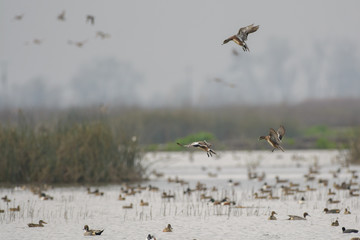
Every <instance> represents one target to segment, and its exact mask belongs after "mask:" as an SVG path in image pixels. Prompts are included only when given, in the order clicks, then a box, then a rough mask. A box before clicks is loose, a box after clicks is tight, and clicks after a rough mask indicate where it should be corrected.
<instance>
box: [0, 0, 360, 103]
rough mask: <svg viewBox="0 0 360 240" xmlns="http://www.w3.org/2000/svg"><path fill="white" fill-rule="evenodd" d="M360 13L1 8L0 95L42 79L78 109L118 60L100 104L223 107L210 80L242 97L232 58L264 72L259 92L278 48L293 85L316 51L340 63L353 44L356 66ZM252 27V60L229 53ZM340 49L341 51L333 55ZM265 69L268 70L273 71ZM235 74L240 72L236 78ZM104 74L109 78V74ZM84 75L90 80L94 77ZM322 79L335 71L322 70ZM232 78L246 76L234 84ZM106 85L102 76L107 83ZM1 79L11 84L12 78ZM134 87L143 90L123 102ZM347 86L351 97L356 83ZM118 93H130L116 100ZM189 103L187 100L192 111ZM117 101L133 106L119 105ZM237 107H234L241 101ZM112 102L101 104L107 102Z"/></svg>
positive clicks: (144, 2) (307, 6)
mask: <svg viewBox="0 0 360 240" xmlns="http://www.w3.org/2000/svg"><path fill="white" fill-rule="evenodd" d="M359 9H360V2H359V1H355V0H353V1H336V0H318V1H310V0H303V1H291V0H277V1H268V0H265V1H239V0H234V1H211V0H201V1H191V0H183V1H166V0H135V1H117V0H114V1H108V0H107V1H103V0H82V1H74V0H67V1H64V0H54V1H48V0H43V1H41V0H31V1H30V0H0V71H1V74H2V76H4V72H6V73H5V75H6V84H4V83H3V84H0V87H1V88H2V89H1V92H2V94H4V93H6V94H7V95H11V96H12V97H14V96H13V95H14V94H15V95H16V91H20V90H19V89H21V86H25V89H26V88H28V87H29V84H30V85H32V84H33V82H32V81H33V79H37V78H40V79H42V81H45V83H46V86H47V88H50V89H52V91H53V92H54V94H55V93H56V94H55V95H56V96H58V98H57V99H60V100H61V102H62V103H61V104H60V105H62V106H66V105H69V104H70V105H73V104H76V103H77V101H79V99H78V98H77V97H76V96H77V94H78V93H77V92H76V91H77V90H74V89H76V87H74V86H75V85H76V86H77V89H79V88H81V86H84V84H85V85H86V83H87V82H86V81H84V79H83V80H82V83H81V84H83V85H81V84H74V81H75V82H76V80H74V79H80V78H82V77H83V78H86V77H89V78H91V77H92V76H94V75H96V74H95V73H96V72H97V70H96V69H97V68H98V66H97V64H104V63H103V62H107V61H112V60H114V61H116V63H114V68H116V66H117V64H118V65H119V66H120V65H121V66H122V65H125V66H126V67H123V68H121V69H125V70H124V71H125V73H123V72H121V71H120V70H118V71H114V70H109V72H110V73H112V74H113V80H111V81H109V82H111V83H108V84H107V88H106V89H105V90H104V91H103V93H102V95H100V98H103V97H104V95H106V93H107V91H109V94H110V96H116V95H117V94H118V95H122V94H123V95H124V97H126V98H131V96H134V98H136V99H133V100H131V101H130V103H142V104H144V105H151V104H152V101H155V103H154V104H155V105H161V104H163V105H167V104H177V102H178V101H180V102H182V103H190V104H199V103H201V101H203V100H206V101H208V100H209V99H210V98H211V97H213V98H215V99H216V98H217V96H216V89H218V88H220V87H224V86H222V85H216V83H214V82H211V79H213V78H216V77H222V78H225V80H226V78H227V77H229V80H228V81H229V82H232V83H234V84H236V86H237V88H234V89H230V88H229V89H228V90H224V91H225V92H223V93H225V94H224V95H222V97H223V98H226V95H227V94H226V92H228V91H232V92H233V93H235V94H236V91H239V92H238V93H239V94H241V90H239V89H240V88H241V81H242V79H241V76H242V74H244V73H243V72H244V71H246V69H242V66H240V65H236V64H234V56H233V55H232V51H233V49H237V51H238V52H239V54H240V55H239V56H238V58H241V61H239V63H241V62H251V63H252V64H253V65H254V64H255V63H256V64H259V65H258V66H259V67H257V66H253V65H251V68H252V69H253V70H252V71H256V74H255V75H256V76H257V75H258V76H257V77H256V79H257V80H258V84H260V83H264V84H265V83H266V81H267V76H265V75H266V74H267V73H266V72H265V71H264V70H263V67H261V66H264V65H261V61H262V59H267V60H266V61H271V59H274V61H276V59H278V56H277V52H274V51H271V49H275V47H277V48H276V49H279V48H281V47H282V43H284V46H285V47H286V48H287V49H286V51H288V52H290V54H289V61H290V64H292V69H295V70H296V71H295V70H293V71H292V72H294V73H295V72H296V74H295V75H294V76H293V75H292V74H289V77H293V78H294V79H295V78H297V79H300V78H301V74H305V73H303V72H302V71H304V72H308V71H307V70H306V68H305V67H304V66H299V65H303V63H304V61H305V62H307V64H309V65H312V64H311V63H309V62H308V61H309V60H308V59H312V58H313V57H312V56H313V54H314V53H313V52H314V50H316V46H321V47H322V48H321V49H322V50H321V51H325V53H324V54H323V56H333V57H334V58H335V59H338V57H337V55H336V54H337V52H340V53H341V52H342V49H341V43H344V44H346V45H349V44H350V45H351V54H353V57H354V58H355V60H356V61H357V60H358V59H359V55H360V34H359V31H358V28H359V24H360V14H359ZM63 10H65V11H66V14H65V21H64V22H61V21H58V20H57V16H58V15H59V14H60V13H61V12H62V11H63ZM19 14H23V18H22V20H20V21H18V20H15V19H14V16H15V15H19ZM87 14H92V15H94V16H95V25H94V26H92V25H91V24H88V23H86V22H85V16H86V15H87ZM251 23H255V24H258V25H260V28H259V30H258V31H257V32H255V33H253V34H251V35H249V37H248V46H249V48H250V52H246V53H245V52H243V51H242V49H241V48H240V47H239V46H237V45H235V44H234V43H232V42H230V43H228V44H226V45H221V44H222V41H223V40H224V39H225V38H227V37H228V36H230V35H233V34H235V33H236V32H237V31H238V29H239V28H240V27H242V26H246V25H248V24H251ZM99 30H101V31H103V32H105V33H109V34H110V35H111V38H109V39H104V40H102V39H100V38H96V37H95V33H96V31H99ZM36 38H37V39H40V40H42V44H41V45H36V44H34V43H33V40H34V39H36ZM69 40H71V41H74V42H76V41H86V43H85V44H84V46H83V47H82V48H78V47H76V46H75V45H69V44H68V41H69ZM274 45H275V47H273V46H274ZM338 46H339V47H340V49H339V51H336V49H335V50H334V49H333V48H336V47H338ZM284 51H285V50H284ZM332 52H335V55H334V54H332ZM285 53H286V52H285ZM269 54H274V55H273V56H271V55H270V56H269ZM280 54H281V53H280ZM254 59H256V61H255V60H254ZM297 59H302V60H303V61H297ZM304 59H305V60H304ZM248 60H249V61H248ZM264 61H265V60H264ZM289 61H285V63H284V64H287V62H289ZM291 61H293V63H291ZM316 61H322V59H321V58H319V59H316ZM266 65H267V66H268V65H269V64H268V63H267V62H266ZM329 66H332V65H329ZM276 67H277V65H276V64H273V65H272V68H276ZM99 68H101V67H99ZM234 68H236V69H237V70H236V71H233V70H234ZM101 69H102V70H101V71H103V72H106V68H105V70H104V69H103V68H101ZM299 69H302V71H300V70H299ZM274 70H276V69H274ZM84 71H88V72H90V73H89V74H88V75H90V76H88V75H86V74H84ZM319 71H329V70H327V69H326V68H322V69H319ZM234 72H236V73H238V75H237V77H236V78H234ZM262 72H263V74H262ZM315 72H316V71H315ZM92 73H94V74H92ZM329 73H330V72H329ZM329 73H324V74H323V75H324V76H328V75H327V74H329ZM104 74H105V73H104ZM316 74H319V73H316ZM105 75H106V74H105ZM252 75H254V74H252ZM102 76H103V75H101V74H100V75H99V78H101V77H102ZM118 76H124V78H129V79H130V78H131V77H134V78H137V79H138V80H136V84H133V85H132V84H131V83H129V80H128V81H124V82H123V81H121V80H119V83H120V84H118V85H116V84H114V81H115V82H116V81H117V79H118V78H117V77H118ZM320 76H321V74H320ZM2 79H3V80H2V81H4V77H2ZM93 81H99V82H100V83H101V81H102V79H97V80H96V79H95V80H91V81H90V80H89V85H93V84H94V82H93ZM134 81H135V80H134ZM359 81H360V79H359ZM300 82H301V81H300ZM128 84H129V86H128ZM248 84H249V83H248ZM294 84H299V88H298V90H299V91H298V92H299V94H300V93H302V92H305V94H303V93H302V94H303V95H301V96H304V97H306V96H308V95H306V91H307V90H306V89H302V88H303V85H302V84H300V83H298V82H295V83H294ZM130 85H131V86H130ZM208 85H211V86H210V87H209V88H211V91H210V92H211V94H212V96H211V95H207V94H205V93H204V92H206V91H207V86H208ZM95 86H96V84H95ZM97 86H98V87H94V89H91V88H89V91H88V92H87V94H89V95H96V93H97V88H99V84H98V85H97ZM319 86H320V87H321V86H322V85H321V84H320V85H319ZM128 87H129V88H130V89H135V90H132V91H133V92H131V93H132V94H131V95H130V96H125V95H126V91H125V90H126V89H127V88H128ZM275 87H281V86H275ZM348 87H349V88H351V87H352V86H351V84H350V86H348ZM116 88H122V89H121V90H120V89H119V92H118V93H117V91H116ZM225 88H226V87H225ZM124 89H125V90H124ZM359 91H360V90H359ZM35 92H36V91H35ZM50 92H51V91H50ZM110 92H111V93H110ZM34 94H36V93H34ZM239 94H238V95H239ZM50 95H52V94H50ZM214 95H215V96H214ZM323 95H324V94H323ZM49 97H51V96H49ZM322 97H326V95H325V96H322ZM330 97H332V96H330ZM45 98H46V97H45ZM115 98H116V97H115ZM186 98H189V101H188V102H187V101H186ZM302 98H303V97H300V96H299V97H298V98H295V99H298V100H302ZM9 99H11V98H10V97H9V96H8V98H7V100H9ZM118 99H119V101H125V100H124V99H125V98H123V97H121V96H119V98H118ZM184 99H185V100H184ZM239 99H241V98H234V101H239ZM105 100H106V99H99V102H102V101H105ZM115 100H116V99H115ZM279 100H284V99H279ZM248 101H251V99H249V100H248ZM230 102H231V101H230Z"/></svg>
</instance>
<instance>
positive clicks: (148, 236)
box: [145, 234, 156, 240]
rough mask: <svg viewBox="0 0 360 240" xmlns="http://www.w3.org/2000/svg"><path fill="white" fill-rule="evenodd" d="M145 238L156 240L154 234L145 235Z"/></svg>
mask: <svg viewBox="0 0 360 240" xmlns="http://www.w3.org/2000/svg"><path fill="white" fill-rule="evenodd" d="M145 240H156V238H155V237H154V235H151V234H149V235H147V237H146V239H145Z"/></svg>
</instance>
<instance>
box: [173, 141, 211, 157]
mask: <svg viewBox="0 0 360 240" xmlns="http://www.w3.org/2000/svg"><path fill="white" fill-rule="evenodd" d="M177 144H178V145H179V146H182V147H195V148H200V149H201V150H203V151H205V152H206V154H207V156H208V157H212V153H213V154H216V152H214V150H212V149H211V148H210V147H211V144H210V143H208V142H207V141H206V140H204V141H198V142H193V143H191V144H187V145H183V144H181V143H177Z"/></svg>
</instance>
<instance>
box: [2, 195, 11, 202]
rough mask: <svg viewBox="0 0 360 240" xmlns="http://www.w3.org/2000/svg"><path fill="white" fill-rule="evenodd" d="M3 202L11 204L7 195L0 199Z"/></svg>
mask: <svg viewBox="0 0 360 240" xmlns="http://www.w3.org/2000/svg"><path fill="white" fill-rule="evenodd" d="M1 199H2V200H3V201H4V202H11V200H10V199H9V198H8V196H7V195H5V196H4V197H2V198H1Z"/></svg>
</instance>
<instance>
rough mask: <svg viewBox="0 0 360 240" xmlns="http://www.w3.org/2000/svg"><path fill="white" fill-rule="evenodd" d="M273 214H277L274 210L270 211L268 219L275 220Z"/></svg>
mask: <svg viewBox="0 0 360 240" xmlns="http://www.w3.org/2000/svg"><path fill="white" fill-rule="evenodd" d="M275 214H277V213H276V212H275V211H272V212H271V215H270V217H269V218H268V219H269V220H276V217H275V216H274V215H275Z"/></svg>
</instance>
